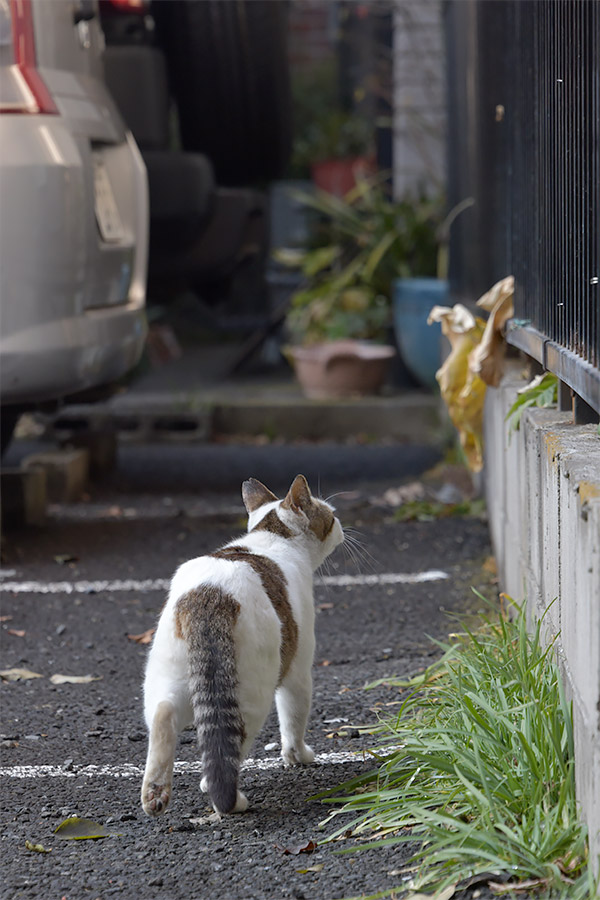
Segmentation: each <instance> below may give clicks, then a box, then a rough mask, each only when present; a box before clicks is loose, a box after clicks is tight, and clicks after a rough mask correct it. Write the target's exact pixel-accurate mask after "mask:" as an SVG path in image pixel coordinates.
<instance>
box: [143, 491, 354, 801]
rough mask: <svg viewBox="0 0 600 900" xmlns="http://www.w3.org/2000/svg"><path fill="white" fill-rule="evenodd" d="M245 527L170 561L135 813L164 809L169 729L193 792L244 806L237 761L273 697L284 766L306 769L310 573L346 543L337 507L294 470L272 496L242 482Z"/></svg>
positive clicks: (169, 772) (151, 668)
mask: <svg viewBox="0 0 600 900" xmlns="http://www.w3.org/2000/svg"><path fill="white" fill-rule="evenodd" d="M242 499H243V501H244V505H245V507H246V510H247V511H248V516H249V518H248V534H246V535H244V536H243V537H240V538H238V539H237V540H234V541H231V542H230V543H228V544H226V545H225V546H224V547H223V548H222V549H220V550H217V551H216V552H215V553H212V554H209V555H208V556H200V557H198V558H196V559H192V560H189V561H188V562H186V563H184V564H183V565H181V566H180V567H179V569H178V570H177V571H176V573H175V575H174V577H173V580H172V582H171V589H170V593H169V597H168V600H167V602H166V604H165V606H164V609H163V611H162V613H161V616H160V619H159V622H158V626H157V629H156V633H155V636H154V640H153V644H152V647H151V649H150V653H149V656H148V662H147V667H146V677H145V683H144V714H145V719H146V724H147V727H148V732H149V744H148V755H147V760H146V768H145V772H144V779H143V784H142V806H143V809H144V811H145V812H146V813H147V814H148V815H150V816H155V815H157V814H159V813H161V812H163V811H164V810H165V808H166V807H167V804H168V803H169V800H170V798H171V792H172V779H173V760H174V755H175V746H176V742H177V735H178V733H179V732H180V731H181V729H182V728H184V727H185V726H187V725H190V724H192V722H193V723H194V725H195V727H196V732H197V737H198V744H199V747H200V751H201V760H202V774H203V777H202V780H201V783H200V787H201V790H202V791H204V792H205V793H208V796H209V798H210V801H211V803H212V806H213V808H214V810H215V812H217V813H218V814H224V813H230V812H243V811H244V810H245V809H246V808H247V806H248V801H247V799H246V797H245V796H244V794H243V793H241V791H240V790H239V788H238V776H239V769H240V764H241V762H242V760H243V759H244V758H245V756H246V755H247V753H248V750H249V749H250V746H251V744H252V742H253V740H254V738H255V737H256V735H257V734H258V732H259V730H260V728H261V727H262V725H263V724H264V721H265V719H266V717H267V715H268V713H269V710H270V708H271V705H272V702H273V696H275V701H276V706H277V713H278V716H279V726H280V732H281V755H282V758H283V763H284V765H285V766H293V765H297V764H309V763H311V762H313V761H314V758H315V756H314V753H313V751H312V750H311V748H310V747H309V746H308V745H307V744H305V742H304V737H305V730H306V723H307V720H308V714H309V709H310V702H311V693H312V675H311V667H312V661H313V655H314V647H315V636H314V619H315V614H314V602H313V573H314V572H315V571H316V569H318V568H319V566H320V565H321V564H322V563H323V562H324V560H325V558H326V557H327V556H329V554H330V553H331V552H332V551H333V550H334V549H335V548H336V547H337V546H338V545H339V544H341V543H342V542H343V540H344V532H343V530H342V526H341V524H340V521H339V519H337V518H336V516H335V514H334V512H335V511H334V508H333V507H332V506H330V505H329V504H328V503H327V502H325V501H324V500H318V499H316V498H314V497H313V496H312V494H311V492H310V488H309V486H308V483H307V481H306V479H305V478H304V476H303V475H298V476H297V477H296V478H295V479H294V481H293V483H292V485H291V487H290V489H289V491H288V493H287V495H286V497H285V499H283V500H278V499H277V497H276V496H275V495H274V494H273V493H271V491H270V490H269V489H268V488H267V487H265V485H264V484H261V482H260V481H257V480H256V479H254V478H251V479H249V480H248V481H245V482H244V483H243V485H242Z"/></svg>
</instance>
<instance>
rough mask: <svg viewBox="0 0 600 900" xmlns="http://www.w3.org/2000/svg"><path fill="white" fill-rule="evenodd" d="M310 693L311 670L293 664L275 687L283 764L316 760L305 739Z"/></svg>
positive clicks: (303, 763)
mask: <svg viewBox="0 0 600 900" xmlns="http://www.w3.org/2000/svg"><path fill="white" fill-rule="evenodd" d="M311 694H312V678H311V674H310V672H306V671H304V670H303V669H302V667H301V666H298V667H296V668H294V666H292V669H291V670H290V672H288V674H287V675H286V677H285V678H284V680H283V682H282V683H281V685H280V686H279V687H278V688H277V693H276V694H275V702H276V704H277V715H278V717H279V728H280V731H281V756H282V758H283V762H284V765H286V766H297V765H299V764H302V765H309V764H310V763H312V762H314V761H315V754H314V752H313V750H312V748H311V747H309V746H308V744H306V743H305V742H304V734H305V731H306V723H307V722H308V714H309V712H310V701H311Z"/></svg>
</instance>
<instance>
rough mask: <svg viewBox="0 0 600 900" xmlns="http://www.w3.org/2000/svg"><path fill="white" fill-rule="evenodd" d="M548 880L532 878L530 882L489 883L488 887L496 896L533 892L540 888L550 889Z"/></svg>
mask: <svg viewBox="0 0 600 900" xmlns="http://www.w3.org/2000/svg"><path fill="white" fill-rule="evenodd" d="M548 884H549V879H548V878H532V879H530V880H529V881H518V882H515V881H508V882H506V884H502V882H500V881H488V887H489V888H490V889H491V890H492V891H493V892H494V894H512V892H513V891H514V892H519V891H527V892H529V891H532V890H537V889H538V888H543V887H548Z"/></svg>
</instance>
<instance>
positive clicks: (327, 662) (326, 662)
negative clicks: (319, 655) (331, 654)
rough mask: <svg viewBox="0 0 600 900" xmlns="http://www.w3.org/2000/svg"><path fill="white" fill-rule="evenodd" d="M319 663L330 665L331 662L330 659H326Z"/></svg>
mask: <svg viewBox="0 0 600 900" xmlns="http://www.w3.org/2000/svg"><path fill="white" fill-rule="evenodd" d="M319 665H320V666H330V665H331V663H330V662H329V660H328V659H324V660H323V662H320V663H319Z"/></svg>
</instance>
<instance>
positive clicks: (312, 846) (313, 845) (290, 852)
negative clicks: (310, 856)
mask: <svg viewBox="0 0 600 900" xmlns="http://www.w3.org/2000/svg"><path fill="white" fill-rule="evenodd" d="M275 846H276V848H277V849H278V850H281V852H282V853H285V855H286V856H298V855H299V854H300V853H312V852H313V851H314V850H316V849H317V846H318V845H317V842H316V841H307V842H306V843H305V844H293V845H292V846H291V847H282V846H281V844H275Z"/></svg>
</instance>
